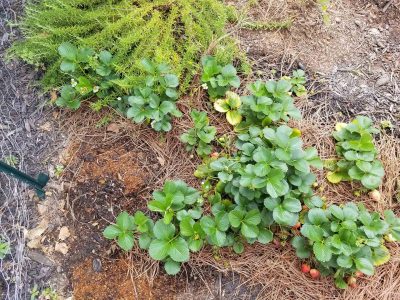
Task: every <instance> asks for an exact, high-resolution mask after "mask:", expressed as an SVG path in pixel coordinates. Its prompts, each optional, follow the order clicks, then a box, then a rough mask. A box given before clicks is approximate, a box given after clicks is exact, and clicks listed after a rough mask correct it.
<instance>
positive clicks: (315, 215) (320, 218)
mask: <svg viewBox="0 0 400 300" xmlns="http://www.w3.org/2000/svg"><path fill="white" fill-rule="evenodd" d="M307 216H308V219H309V220H310V222H311V223H312V224H314V225H321V224H323V223H325V222H328V218H327V217H326V213H325V211H324V210H323V209H321V208H312V209H310V210H309V212H308V215H307Z"/></svg>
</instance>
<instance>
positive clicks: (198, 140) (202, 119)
mask: <svg viewBox="0 0 400 300" xmlns="http://www.w3.org/2000/svg"><path fill="white" fill-rule="evenodd" d="M190 116H191V118H192V121H193V124H194V127H193V128H190V129H189V130H188V131H187V132H185V133H183V134H182V135H181V136H180V140H181V141H182V142H183V143H184V144H186V150H187V151H192V150H193V149H196V153H197V154H198V155H199V156H204V155H209V154H210V153H211V150H212V147H211V145H210V143H211V142H212V141H213V140H214V138H215V134H216V132H217V129H216V128H215V127H214V126H210V125H209V123H210V122H209V120H208V117H207V113H206V112H200V111H198V110H195V109H194V110H192V111H191V112H190Z"/></svg>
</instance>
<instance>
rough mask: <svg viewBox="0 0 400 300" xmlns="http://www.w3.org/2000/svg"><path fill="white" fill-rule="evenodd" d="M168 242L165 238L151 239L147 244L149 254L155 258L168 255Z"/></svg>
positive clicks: (159, 258) (163, 257)
mask: <svg viewBox="0 0 400 300" xmlns="http://www.w3.org/2000/svg"><path fill="white" fill-rule="evenodd" d="M169 250H170V244H169V241H167V240H153V241H152V242H151V243H150V245H149V255H150V257H151V258H153V259H155V260H163V259H165V258H166V257H167V256H168V252H169Z"/></svg>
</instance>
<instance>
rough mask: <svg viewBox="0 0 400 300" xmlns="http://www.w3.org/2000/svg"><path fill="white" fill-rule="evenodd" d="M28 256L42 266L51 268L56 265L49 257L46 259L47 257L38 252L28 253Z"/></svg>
mask: <svg viewBox="0 0 400 300" xmlns="http://www.w3.org/2000/svg"><path fill="white" fill-rule="evenodd" d="M27 256H28V257H29V258H30V259H32V260H34V261H36V262H38V263H40V264H42V265H45V266H49V267H51V266H53V265H54V262H53V261H51V260H50V259H49V258H48V257H46V256H45V255H43V254H41V253H39V252H37V251H27Z"/></svg>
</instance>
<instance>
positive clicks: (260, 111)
mask: <svg viewBox="0 0 400 300" xmlns="http://www.w3.org/2000/svg"><path fill="white" fill-rule="evenodd" d="M205 74H206V69H204V71H203V76H205ZM305 82H306V78H305V75H304V71H303V70H297V71H294V72H293V76H292V77H287V76H286V77H282V78H281V79H280V80H269V81H267V82H263V81H257V82H255V83H252V84H250V85H249V86H248V90H249V91H250V92H251V95H248V96H243V97H240V96H239V95H237V94H236V93H233V92H231V91H225V98H222V99H218V100H216V101H215V102H214V108H215V110H217V111H219V112H222V113H226V118H227V120H228V122H229V123H230V124H231V125H234V126H236V125H238V124H240V126H238V127H237V128H236V129H237V130H238V131H240V130H242V129H243V128H248V127H249V126H252V125H258V126H267V125H270V124H271V123H274V122H279V121H285V122H287V121H288V120H289V119H290V118H293V119H299V118H300V117H301V116H300V111H299V110H298V109H297V108H296V107H295V105H294V102H293V95H296V96H298V97H301V96H304V95H305V94H306V93H307V90H306V89H305V87H304V84H305ZM218 96H223V95H218ZM243 117H244V120H242V119H243Z"/></svg>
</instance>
